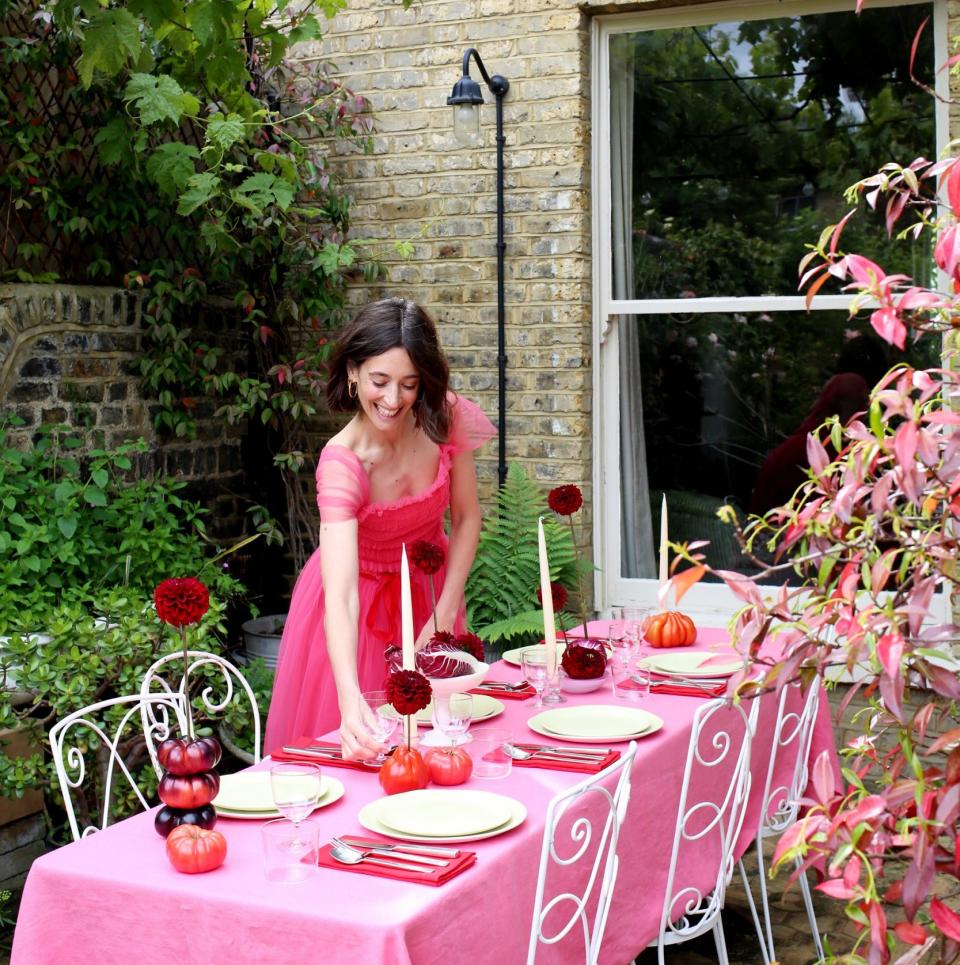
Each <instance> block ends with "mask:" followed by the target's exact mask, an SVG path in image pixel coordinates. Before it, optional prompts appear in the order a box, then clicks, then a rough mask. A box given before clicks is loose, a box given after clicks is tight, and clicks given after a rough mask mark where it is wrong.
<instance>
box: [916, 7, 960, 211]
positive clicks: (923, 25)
mask: <svg viewBox="0 0 960 965" xmlns="http://www.w3.org/2000/svg"><path fill="white" fill-rule="evenodd" d="M928 23H930V18H929V17H924V18H923V23H921V24H920V26H919V27H918V28H917V32H916V33H915V34H914V36H913V43H912V44H911V45H910V79H911V80H912V81H914V83H916V82H917V79H916V76H915V75H914V72H913V65H914V63H915V61H916V59H917V48H918V47H919V46H920V37H921V35H922V34H923V31H924V30H926V27H927V24H928ZM950 206H951V207H953V201H952V200H951V202H950ZM954 214H960V212H958V211H957V209H956V208H954Z"/></svg>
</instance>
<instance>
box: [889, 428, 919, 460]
mask: <svg viewBox="0 0 960 965" xmlns="http://www.w3.org/2000/svg"><path fill="white" fill-rule="evenodd" d="M893 451H894V452H895V453H896V455H897V460H898V461H899V462H900V465H901V466H909V465H910V463H912V462H913V457H914V456H915V455H916V453H917V426H916V424H915V423H913V422H903V423H901V425H900V427H899V428H898V429H897V432H896V434H895V435H894V437H893Z"/></svg>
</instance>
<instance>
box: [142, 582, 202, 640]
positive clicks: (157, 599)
mask: <svg viewBox="0 0 960 965" xmlns="http://www.w3.org/2000/svg"><path fill="white" fill-rule="evenodd" d="M153 602H154V605H155V606H156V608H157V616H158V617H160V619H161V620H163V622H164V623H169V624H170V626H172V627H185V626H188V625H189V624H191V623H199V622H200V620H201V619H202V618H203V615H204V613H206V612H207V610H208V609H209V608H210V591H209V590H208V589H207V588H206V587H205V586H204V585H203V584H202V583H201V582H200V581H199V580H195V579H194V578H193V577H192V576H188V577H185V578H183V579H179V578H171V579H168V580H164V581H163V582H162V583H160V584H158V585H157V588H156V589H155V590H154V591H153Z"/></svg>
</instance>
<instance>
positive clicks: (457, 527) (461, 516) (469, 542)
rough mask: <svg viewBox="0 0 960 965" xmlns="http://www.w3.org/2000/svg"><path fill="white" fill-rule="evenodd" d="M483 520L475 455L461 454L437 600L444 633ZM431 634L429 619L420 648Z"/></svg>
mask: <svg viewBox="0 0 960 965" xmlns="http://www.w3.org/2000/svg"><path fill="white" fill-rule="evenodd" d="M481 521H482V517H481V515H480V500H479V499H478V498H477V470H476V467H475V466H474V463H473V453H472V452H469V451H466V452H460V453H458V454H457V455H456V456H454V457H453V465H452V466H451V467H450V546H449V549H448V550H447V571H446V575H445V577H444V581H443V590H442V591H441V593H440V597H439V598H438V600H437V625H438V627H439V629H441V630H453V625H454V622H455V621H456V619H457V613H458V611H459V609H460V605H461V603H462V602H463V588H464V586H466V583H467V575H468V574H469V572H470V567H471V566H472V565H473V557H474V554H475V553H476V551H477V541H478V540H479V539H480V523H481ZM432 635H433V621H432V620H428V621H427V623H426V625H425V626H424V628H423V629H422V630H421V631H420V636H419V638H418V640H417V644H416V646H417V649H419V648H420V647H423V646H425V645H426V644H427V642H428V641H429V640H430V637H431V636H432Z"/></svg>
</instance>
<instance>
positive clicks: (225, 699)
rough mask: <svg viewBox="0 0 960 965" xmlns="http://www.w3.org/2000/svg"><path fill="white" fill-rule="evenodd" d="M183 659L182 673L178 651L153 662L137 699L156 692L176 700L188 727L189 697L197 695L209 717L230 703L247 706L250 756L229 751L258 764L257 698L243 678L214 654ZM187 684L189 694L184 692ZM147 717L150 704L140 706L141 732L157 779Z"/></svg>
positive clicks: (196, 652)
mask: <svg viewBox="0 0 960 965" xmlns="http://www.w3.org/2000/svg"><path fill="white" fill-rule="evenodd" d="M187 657H188V659H189V661H190V663H189V666H188V669H187V672H186V673H184V667H183V659H184V656H183V652H182V651H178V652H175V653H168V654H167V655H166V656H165V657H161V658H160V659H159V660H155V661H154V662H153V664H151V666H150V667H149V668H148V670H147V672H146V674H145V675H144V678H143V683H142V684H141V686H140V694H141V696H144V697H146V696H148V695H150V694H156V693H159V694H166V695H167V696H169V697H172V698H173V699H175V700H177V701H179V703H180V706H181V708H182V712H183V714H184V716H185V718H186V719H187V722H188V727H190V728H192V726H193V724H192V714H191V713H190V699H191V696H193V697H196V696H199V698H200V701H201V703H202V706H203V710H204V712H205V713H206V714H209V715H210V716H212V717H216V716H218V715H220V714H222V713H223V712H224V711H225V710H226V709H227V708H228V707H229V706H230V705H231V703H233V701H234V700H237V701H241V702H242V703H244V704H249V706H250V713H251V717H252V720H253V754H252V755H244V754H243V753H242V752H238V751H236V750H234V748H232V747H231V748H230V749H231V751H233V753H235V754H238V756H245V757H246V758H247V759H248V761H249V763H253V764H257V763H259V761H260V742H261V737H260V708H259V707H258V706H257V698H256V696H255V695H254V693H253V689H252V688H251V686H250V684H249V682H248V681H247V678H246V677H244V675H243V674H242V673H241V672H240V671H239V670H238V669H237V668H236V667H235V666H234V665H233V664H232V663H230V662H229V661H228V660H225V659H224V658H223V657H221V656H219V655H218V654H215V653H207V652H206V651H204V650H189V651H188V652H187ZM188 681H189V687H190V690H191V695H187V694H186V693H185V692H184V690H185V687H186V686H187V682H188ZM149 714H150V705H149V704H144V706H143V731H144V733H145V734H146V735H147V749H148V750H149V752H150V760H151V761H152V762H153V766H154V768H155V769H156V771H157V775H158V776H159V775H160V772H161V768H160V764H159V762H158V761H157V749H156V743H155V742H154V741H153V740H151V739H150V734H151V733H152V729H151V723H152V721H151V720H150V717H149Z"/></svg>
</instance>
